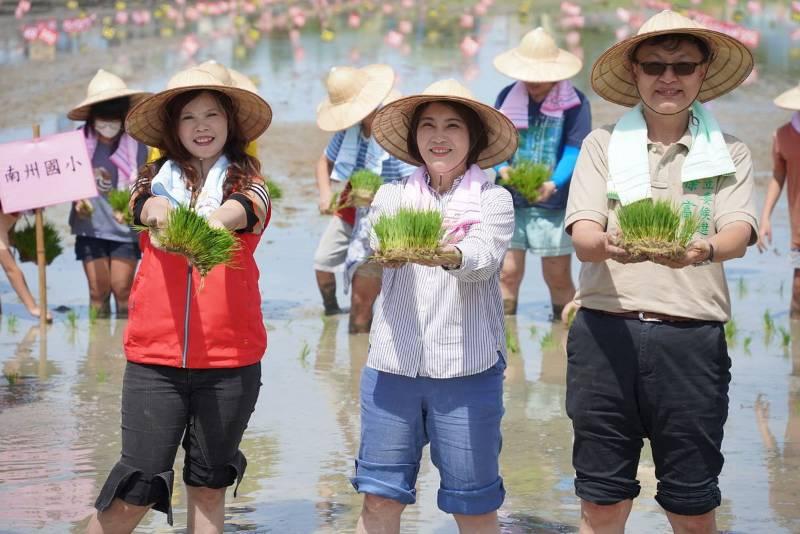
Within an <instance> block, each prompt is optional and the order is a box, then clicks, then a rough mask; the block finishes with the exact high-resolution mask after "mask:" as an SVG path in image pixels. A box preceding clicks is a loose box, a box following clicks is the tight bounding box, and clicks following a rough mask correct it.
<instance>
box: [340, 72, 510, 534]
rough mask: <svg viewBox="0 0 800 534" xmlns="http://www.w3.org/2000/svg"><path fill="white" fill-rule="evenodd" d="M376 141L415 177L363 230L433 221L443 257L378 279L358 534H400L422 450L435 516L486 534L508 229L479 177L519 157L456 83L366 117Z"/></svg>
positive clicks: (392, 187) (501, 128)
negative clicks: (439, 226) (405, 215)
mask: <svg viewBox="0 0 800 534" xmlns="http://www.w3.org/2000/svg"><path fill="white" fill-rule="evenodd" d="M373 132H374V135H375V137H376V139H377V140H378V142H379V143H380V144H381V145H382V146H383V147H384V148H385V149H386V150H387V151H388V152H389V153H390V154H391V155H393V156H395V157H397V158H398V159H401V160H403V161H406V162H408V163H410V164H412V165H419V166H420V167H419V169H418V170H417V171H416V172H415V173H414V174H413V175H412V176H411V177H409V178H408V179H406V180H404V181H401V182H395V183H391V184H386V185H384V186H382V187H381V189H380V190H379V191H378V193H377V195H376V197H375V200H374V201H373V204H372V207H371V210H370V214H369V216H368V223H367V224H369V225H374V223H375V222H376V221H377V219H378V218H379V217H380V216H381V215H384V214H389V215H390V214H392V213H393V212H396V211H397V209H398V208H400V207H401V206H403V207H408V206H412V207H416V208H424V209H431V208H433V209H438V210H441V212H442V214H443V217H444V221H445V223H444V225H445V228H446V237H445V239H444V240H443V243H445V244H444V245H443V246H442V247H441V249H440V252H441V253H442V254H441V256H443V257H449V258H453V257H455V258H458V259H457V260H452V259H446V260H445V259H443V260H438V259H437V260H420V261H417V262H415V263H405V264H400V265H395V266H394V268H392V269H385V270H384V274H383V282H382V290H381V296H380V300H379V301H378V303H377V306H376V311H375V320H374V322H373V325H372V330H371V333H370V351H369V357H368V361H367V366H366V368H365V369H364V372H363V374H362V378H361V446H360V450H359V454H358V459H357V461H356V466H357V467H356V474H355V477H353V479H352V483H353V486H354V487H355V488H356V490H357V491H358V492H359V493H364V494H366V496H365V499H364V506H363V510H362V513H361V517H360V519H359V522H358V532H362V533H368V532H399V529H400V516H401V514H402V512H403V509H404V508H405V506H406V505H407V504H412V503H413V502H414V501H415V497H416V492H415V489H414V487H415V484H416V475H417V472H418V471H419V463H420V458H421V455H422V449H423V447H424V446H425V445H426V444H427V443H430V444H431V458H432V460H433V463H434V464H435V465H436V467H437V468H438V469H439V473H440V475H441V486H440V489H439V499H438V502H439V507H440V508H441V509H442V510H443V511H444V512H446V513H451V514H454V516H455V519H456V521H457V523H458V525H459V528H460V529H461V530H462V531H469V532H477V531H479V532H495V531H498V524H497V514H496V510H497V509H498V508H499V507H500V505H501V504H502V502H503V499H504V497H505V490H504V489H503V483H502V479H501V478H500V476H499V467H498V461H499V455H500V443H501V436H500V420H501V418H502V415H503V401H502V389H503V386H502V384H503V370H504V369H505V357H504V353H505V336H504V335H503V332H504V326H503V303H502V298H501V296H500V288H499V271H500V263H501V260H502V258H503V254H504V253H505V251H506V247H507V246H508V242H509V239H510V238H511V234H512V232H513V229H514V209H513V205H512V201H511V196H510V195H509V194H508V192H507V191H506V190H505V189H503V188H502V187H499V186H495V185H494V184H492V183H491V180H489V179H488V178H487V176H486V175H485V174H484V172H483V171H482V170H481V169H482V168H487V167H491V166H492V165H494V164H496V163H498V162H500V161H504V160H506V159H507V158H508V157H510V156H511V155H512V154H513V153H514V151H515V150H516V146H517V133H516V130H515V129H514V127H513V125H512V124H511V122H510V121H509V120H508V119H507V118H505V116H503V115H502V114H501V113H499V112H498V111H496V110H495V109H493V108H491V107H489V106H486V105H484V104H481V103H479V102H477V101H476V100H475V99H474V97H473V96H472V95H471V93H470V92H469V91H468V90H467V89H466V88H465V87H463V86H462V85H460V84H459V83H458V82H456V81H455V80H445V81H441V82H437V83H434V84H433V85H431V86H430V87H428V88H427V89H426V90H425V91H424V92H423V93H422V94H420V95H416V96H411V97H407V98H403V99H400V100H398V101H396V102H394V103H392V104H389V105H387V106H386V107H384V108H383V109H382V110H381V111H379V112H378V115H377V117H376V118H375V121H374V125H373Z"/></svg>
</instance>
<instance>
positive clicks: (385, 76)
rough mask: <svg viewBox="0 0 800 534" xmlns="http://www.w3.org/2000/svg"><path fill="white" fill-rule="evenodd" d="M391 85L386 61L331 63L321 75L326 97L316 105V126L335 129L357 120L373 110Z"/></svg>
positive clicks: (390, 69)
mask: <svg viewBox="0 0 800 534" xmlns="http://www.w3.org/2000/svg"><path fill="white" fill-rule="evenodd" d="M393 86H394V70H392V67H390V66H389V65H381V64H375V65H367V66H366V67H362V68H360V69H357V68H355V67H333V68H332V69H331V70H330V72H329V73H328V76H327V77H326V78H325V88H326V89H327V90H328V97H327V98H326V99H325V100H323V101H322V102H321V103H320V104H319V106H317V126H319V127H320V129H321V130H324V131H326V132H338V131H340V130H346V129H347V128H349V127H351V126H353V125H354V124H358V123H359V122H361V121H362V120H364V118H365V117H366V116H367V115H369V114H370V113H372V112H373V111H375V109H376V108H377V107H378V106H379V105H381V103H382V102H383V101H384V100H385V99H386V97H387V96H389V93H390V92H391V90H392V87H393Z"/></svg>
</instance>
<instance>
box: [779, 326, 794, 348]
mask: <svg viewBox="0 0 800 534" xmlns="http://www.w3.org/2000/svg"><path fill="white" fill-rule="evenodd" d="M778 332H780V334H781V347H782V348H783V350H789V347H790V346H791V344H792V333H791V332H789V331H788V330H787V329H786V328H784V327H782V326H781V327H780V328H778Z"/></svg>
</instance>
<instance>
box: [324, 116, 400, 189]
mask: <svg viewBox="0 0 800 534" xmlns="http://www.w3.org/2000/svg"><path fill="white" fill-rule="evenodd" d="M360 142H361V123H359V124H356V125H355V126H351V127H350V128H348V129H347V130H345V132H344V139H342V144H341V146H340V147H339V153H338V154H337V155H336V161H335V162H334V163H333V172H331V179H333V180H336V181H338V182H345V181H347V180H348V179H350V175H351V174H353V170H354V169H355V168H356V160H357V159H358V149H359V144H360ZM368 143H369V146H367V155H366V158H364V168H365V169H367V170H368V171H372V172H374V173H375V174H377V175H381V174H382V171H383V162H384V161H386V160H387V159H389V154H388V153H387V152H386V151H385V150H384V149H383V147H381V145H379V144H378V142H377V141H376V140H375V137H374V136H372V137H370V138H369V141H368Z"/></svg>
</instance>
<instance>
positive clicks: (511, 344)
mask: <svg viewBox="0 0 800 534" xmlns="http://www.w3.org/2000/svg"><path fill="white" fill-rule="evenodd" d="M506 348H507V349H508V352H513V353H514V354H516V353H518V352H519V344H518V343H517V339H516V338H515V337H514V334H512V333H511V331H510V330H506Z"/></svg>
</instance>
